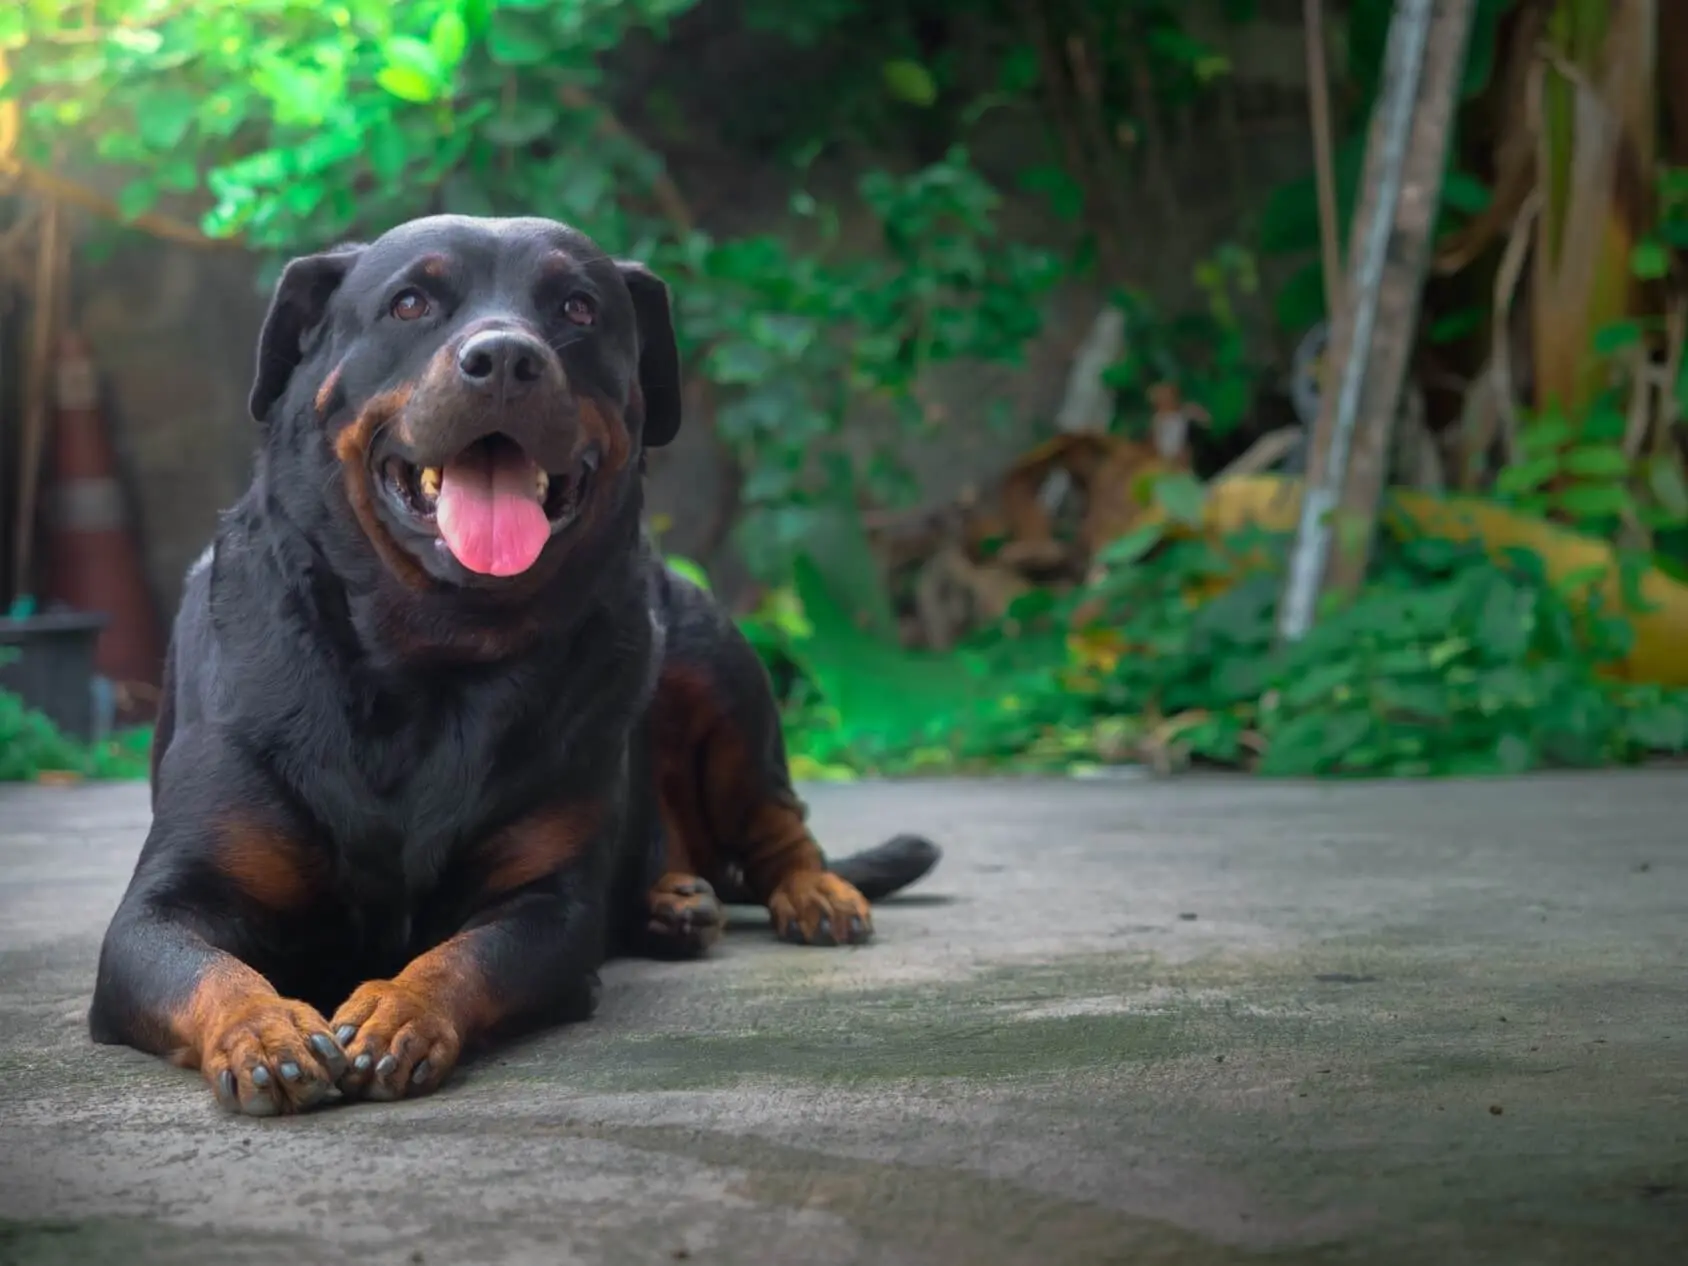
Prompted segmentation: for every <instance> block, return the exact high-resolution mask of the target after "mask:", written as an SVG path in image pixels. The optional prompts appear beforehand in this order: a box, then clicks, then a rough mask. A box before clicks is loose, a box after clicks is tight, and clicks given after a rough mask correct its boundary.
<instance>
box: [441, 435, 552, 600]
mask: <svg viewBox="0 0 1688 1266" xmlns="http://www.w3.org/2000/svg"><path fill="white" fill-rule="evenodd" d="M537 477H538V471H537V470H536V469H535V467H534V464H533V463H532V462H531V461H529V460H528V459H527V457H526V455H524V454H523V453H522V451H521V449H519V448H517V447H516V446H515V445H514V444H499V443H492V444H486V443H481V444H475V445H472V446H471V447H470V448H469V449H468V450H467V451H465V452H463V453H459V454H458V455H457V456H456V457H454V458H452V459H451V461H450V462H448V463H447V464H446V467H445V469H444V470H442V471H441V472H440V495H439V500H438V501H437V502H436V503H435V506H434V518H435V521H436V522H437V523H438V524H439V528H440V535H441V536H442V537H444V538H445V543H446V548H447V549H449V550H450V551H451V553H452V557H454V558H456V559H457V561H458V562H460V563H462V564H463V566H465V567H467V568H468V569H469V570H470V571H476V572H480V573H481V574H482V575H485V576H518V575H520V574H521V573H522V572H524V571H526V570H527V569H528V568H529V567H532V566H533V564H534V560H535V559H537V558H538V557H539V553H540V551H541V550H543V549H544V548H545V542H546V540H547V539H548V538H549V537H550V535H551V525H550V523H548V522H547V521H546V518H545V509H544V507H543V506H541V505H540V504H539V489H538V488H537V487H536V486H535V480H536V479H537Z"/></svg>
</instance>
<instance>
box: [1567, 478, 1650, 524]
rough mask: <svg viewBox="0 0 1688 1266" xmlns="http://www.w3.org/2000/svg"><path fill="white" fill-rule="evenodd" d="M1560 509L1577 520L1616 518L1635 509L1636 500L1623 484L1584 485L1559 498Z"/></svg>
mask: <svg viewBox="0 0 1688 1266" xmlns="http://www.w3.org/2000/svg"><path fill="white" fill-rule="evenodd" d="M1557 500H1558V503H1559V508H1560V509H1561V510H1563V511H1564V512H1565V513H1566V514H1569V515H1571V516H1572V517H1573V518H1577V519H1606V518H1615V517H1617V516H1618V515H1621V514H1623V513H1624V512H1625V511H1626V510H1632V509H1634V508H1635V498H1634V497H1632V496H1631V495H1630V491H1629V489H1628V488H1626V487H1624V485H1623V484H1582V485H1580V486H1578V487H1575V488H1567V489H1565V491H1563V492H1561V493H1560V494H1559V496H1558V498H1557Z"/></svg>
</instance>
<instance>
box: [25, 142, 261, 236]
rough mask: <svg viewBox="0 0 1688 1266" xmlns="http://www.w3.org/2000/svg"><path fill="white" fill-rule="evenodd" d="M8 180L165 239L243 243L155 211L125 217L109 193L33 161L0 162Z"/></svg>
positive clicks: (44, 196)
mask: <svg viewBox="0 0 1688 1266" xmlns="http://www.w3.org/2000/svg"><path fill="white" fill-rule="evenodd" d="M6 179H10V180H12V181H14V182H16V183H17V184H18V185H19V186H20V187H21V188H24V189H27V190H29V191H30V192H31V193H34V194H36V195H37V196H39V197H42V198H47V199H51V200H53V201H56V202H62V203H64V204H65V205H67V206H72V207H76V208H78V209H79V210H82V211H87V212H90V213H92V214H93V215H97V216H99V217H101V218H102V219H106V220H112V221H114V222H116V223H118V224H121V225H122V226H123V227H124V228H130V229H137V230H139V231H140V232H142V233H146V234H149V235H150V236H152V237H156V238H160V239H162V240H163V241H167V242H180V243H182V244H183V245H184V246H200V247H214V248H226V247H232V246H238V245H239V240H238V239H237V238H232V237H231V238H221V237H207V236H206V235H205V234H204V233H202V232H200V231H199V230H198V229H197V228H195V227H194V226H193V225H191V224H187V223H184V222H183V221H181V220H177V219H173V218H172V217H170V216H167V215H160V214H158V213H156V212H153V211H146V212H143V213H142V214H140V215H137V216H134V217H133V218H131V219H125V218H124V217H123V212H122V211H121V210H120V209H119V208H118V205H117V204H116V203H115V202H113V201H112V200H111V199H110V198H107V197H106V196H105V195H103V194H99V193H95V192H94V191H93V190H92V189H90V188H88V187H87V186H86V185H80V184H77V183H76V182H75V181H74V180H68V179H66V178H65V177H63V176H60V175H58V174H57V173H55V172H50V171H45V170H43V169H42V168H40V167H36V166H33V165H31V164H29V163H23V162H16V161H14V162H12V163H9V164H5V165H0V180H6Z"/></svg>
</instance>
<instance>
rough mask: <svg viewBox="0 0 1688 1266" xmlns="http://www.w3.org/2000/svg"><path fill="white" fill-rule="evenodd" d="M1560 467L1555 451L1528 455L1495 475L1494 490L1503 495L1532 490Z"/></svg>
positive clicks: (1546, 480) (1514, 495) (1509, 495)
mask: <svg viewBox="0 0 1688 1266" xmlns="http://www.w3.org/2000/svg"><path fill="white" fill-rule="evenodd" d="M1560 469H1561V462H1560V458H1559V454H1557V453H1546V454H1544V455H1542V456H1541V457H1529V458H1526V459H1525V460H1523V461H1521V462H1514V463H1513V464H1512V465H1510V466H1507V467H1505V468H1503V469H1502V470H1501V471H1500V473H1499V474H1497V475H1496V476H1495V491H1496V492H1498V493H1500V494H1501V495H1502V496H1505V497H1516V496H1518V495H1520V494H1521V493H1526V492H1534V491H1535V490H1536V489H1538V488H1540V487H1542V486H1543V485H1545V484H1546V483H1547V482H1548V481H1549V480H1551V479H1552V478H1553V477H1554V476H1555V475H1557V474H1558V473H1559V471H1560Z"/></svg>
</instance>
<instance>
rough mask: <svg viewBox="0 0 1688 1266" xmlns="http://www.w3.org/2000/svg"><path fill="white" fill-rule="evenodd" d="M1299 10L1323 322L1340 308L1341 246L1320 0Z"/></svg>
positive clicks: (1307, 0)
mask: <svg viewBox="0 0 1688 1266" xmlns="http://www.w3.org/2000/svg"><path fill="white" fill-rule="evenodd" d="M1302 7H1303V9H1304V10H1305V12H1306V25H1307V113H1308V118H1309V122H1310V124H1311V126H1312V129H1313V171H1314V176H1315V179H1316V180H1317V183H1318V190H1319V259H1320V263H1321V265H1322V267H1323V270H1324V274H1325V319H1326V320H1327V321H1335V320H1336V313H1337V310H1338V309H1339V308H1340V307H1341V306H1342V246H1341V243H1340V242H1339V240H1338V234H1337V222H1336V219H1337V211H1336V157H1335V152H1334V148H1333V146H1332V142H1331V117H1330V70H1329V64H1328V62H1327V61H1326V58H1325V6H1324V0H1302Z"/></svg>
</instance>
